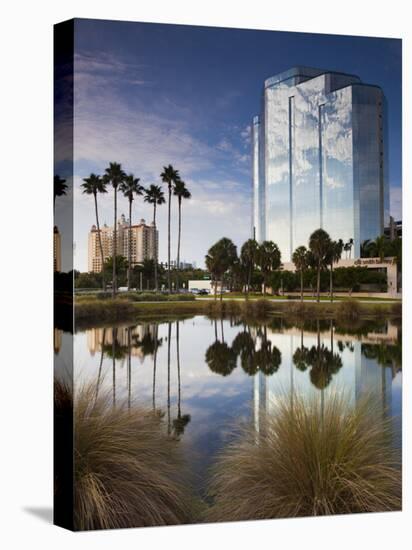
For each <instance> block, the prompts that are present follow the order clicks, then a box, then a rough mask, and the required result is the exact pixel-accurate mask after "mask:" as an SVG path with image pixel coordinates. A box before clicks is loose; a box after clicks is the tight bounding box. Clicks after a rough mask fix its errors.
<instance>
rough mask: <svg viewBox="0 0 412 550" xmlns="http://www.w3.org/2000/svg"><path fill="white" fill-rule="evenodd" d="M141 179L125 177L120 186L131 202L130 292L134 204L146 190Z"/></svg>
mask: <svg viewBox="0 0 412 550" xmlns="http://www.w3.org/2000/svg"><path fill="white" fill-rule="evenodd" d="M139 181H140V179H139V178H135V177H134V175H133V174H129V175H128V176H125V177H124V179H123V181H122V182H121V184H120V191H121V192H122V193H123V195H124V196H125V197H126V198H127V199H128V201H129V250H128V264H129V265H128V267H127V290H129V291H130V280H131V273H132V204H133V200H134V196H135V195H142V194H143V190H144V188H143V187H142V186H141V185H140V184H139Z"/></svg>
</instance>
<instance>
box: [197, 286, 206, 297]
mask: <svg viewBox="0 0 412 550" xmlns="http://www.w3.org/2000/svg"><path fill="white" fill-rule="evenodd" d="M197 294H198V295H199V296H207V295H208V294H209V291H208V290H207V289H206V288H201V289H200V290H198V291H197Z"/></svg>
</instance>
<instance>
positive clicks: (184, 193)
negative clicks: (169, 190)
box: [173, 180, 192, 290]
mask: <svg viewBox="0 0 412 550" xmlns="http://www.w3.org/2000/svg"><path fill="white" fill-rule="evenodd" d="M173 194H174V195H175V196H176V197H177V201H178V205H179V228H178V233H177V264H176V267H177V271H176V273H177V277H176V287H177V290H179V279H178V277H179V269H180V238H181V233H182V199H190V198H191V196H192V195H191V193H190V191H189V189H188V188H187V187H186V184H185V182H184V181H182V180H178V181H176V182H175V185H174V189H173Z"/></svg>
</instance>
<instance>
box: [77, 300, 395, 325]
mask: <svg viewBox="0 0 412 550" xmlns="http://www.w3.org/2000/svg"><path fill="white" fill-rule="evenodd" d="M192 315H207V316H210V317H221V316H224V317H230V316H242V317H244V318H245V319H259V320H264V319H266V318H268V317H270V316H282V317H285V318H288V319H291V320H305V319H337V320H341V321H346V322H354V321H357V320H359V319H366V318H383V317H391V318H394V319H401V317H402V304H401V303H400V302H397V303H390V302H388V303H380V304H376V303H373V302H372V303H363V302H358V301H355V300H346V301H343V302H320V303H316V302H303V303H302V302H297V301H291V302H279V301H272V300H263V299H261V300H248V301H243V302H242V301H235V300H232V301H231V300H224V301H223V302H220V301H213V300H207V301H203V300H196V301H194V300H190V301H171V300H167V301H157V302H135V301H130V300H126V299H121V298H116V299H114V300H113V299H105V300H99V299H96V298H84V297H82V298H81V299H76V303H75V319H76V326H77V327H78V328H85V327H87V326H97V325H103V324H107V323H120V322H127V321H138V320H139V319H145V320H147V319H150V318H153V317H162V316H165V317H166V316H167V317H168V318H169V319H170V318H171V317H173V318H175V317H176V318H178V317H180V318H181V317H186V316H192Z"/></svg>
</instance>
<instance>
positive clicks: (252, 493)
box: [206, 395, 401, 521]
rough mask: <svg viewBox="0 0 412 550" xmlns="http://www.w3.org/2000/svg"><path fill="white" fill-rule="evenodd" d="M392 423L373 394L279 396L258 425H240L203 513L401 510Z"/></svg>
mask: <svg viewBox="0 0 412 550" xmlns="http://www.w3.org/2000/svg"><path fill="white" fill-rule="evenodd" d="M391 434H392V428H391V424H390V422H389V421H387V420H383V419H382V410H380V411H379V410H377V408H376V407H375V405H373V403H372V402H371V400H368V399H365V400H364V401H362V402H361V403H359V405H358V406H356V408H352V409H351V408H350V406H349V405H347V404H346V402H345V399H344V397H342V396H338V395H336V396H332V397H330V398H328V400H327V403H326V405H325V408H324V411H323V413H322V409H321V407H320V404H319V401H317V400H312V401H303V400H302V399H301V398H295V400H294V403H293V405H292V404H291V402H290V399H286V398H285V399H284V400H281V402H280V404H279V406H278V408H277V410H276V412H275V413H271V414H268V415H267V416H266V417H264V419H263V424H262V425H261V428H260V432H259V433H257V432H256V431H255V430H254V429H253V427H252V426H249V427H243V428H242V429H241V431H240V433H239V434H238V435H237V436H236V437H235V439H234V440H233V442H232V443H231V444H229V445H228V446H227V447H226V449H224V451H223V452H222V454H221V456H220V458H219V459H218V462H217V464H216V466H215V468H214V473H213V477H212V480H211V484H210V486H209V494H210V496H211V498H212V499H213V504H212V506H211V507H210V509H209V510H208V511H207V513H206V520H208V521H239V520H255V519H270V518H286V517H295V516H316V515H326V514H345V513H356V512H380V511H389V510H400V508H401V471H400V468H399V467H398V465H397V464H396V460H395V453H394V452H393V451H392V449H391V443H390V441H391Z"/></svg>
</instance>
